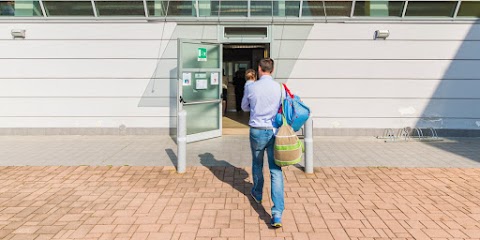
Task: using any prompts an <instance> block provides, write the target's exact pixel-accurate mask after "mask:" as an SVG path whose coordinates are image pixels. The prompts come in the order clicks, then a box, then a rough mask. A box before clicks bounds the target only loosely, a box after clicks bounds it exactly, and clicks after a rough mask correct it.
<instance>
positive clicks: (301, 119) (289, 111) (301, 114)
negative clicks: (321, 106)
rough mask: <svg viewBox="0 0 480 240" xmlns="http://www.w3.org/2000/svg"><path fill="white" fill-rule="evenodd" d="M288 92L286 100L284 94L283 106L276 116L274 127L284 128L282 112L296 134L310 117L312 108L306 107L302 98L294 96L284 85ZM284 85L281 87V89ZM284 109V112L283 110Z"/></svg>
mask: <svg viewBox="0 0 480 240" xmlns="http://www.w3.org/2000/svg"><path fill="white" fill-rule="evenodd" d="M283 87H284V88H285V92H286V94H285V95H286V98H283V94H282V106H283V107H282V106H280V109H279V110H278V113H277V115H276V116H275V121H274V123H275V124H274V125H275V127H276V128H278V127H280V126H282V124H283V120H282V112H283V111H285V118H286V119H287V123H288V125H290V126H291V127H292V128H293V130H294V131H295V132H296V131H298V130H300V129H301V128H302V126H303V124H305V122H306V121H307V119H308V118H309V117H310V108H309V107H307V105H305V103H303V102H302V100H300V97H299V96H297V95H293V94H292V93H291V92H290V89H288V87H287V85H285V84H283ZM281 88H282V85H280V89H281ZM282 109H284V110H282Z"/></svg>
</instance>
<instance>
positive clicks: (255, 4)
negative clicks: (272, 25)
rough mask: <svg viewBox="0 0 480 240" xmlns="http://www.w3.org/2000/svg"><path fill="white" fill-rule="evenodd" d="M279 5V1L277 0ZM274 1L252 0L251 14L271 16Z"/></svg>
mask: <svg viewBox="0 0 480 240" xmlns="http://www.w3.org/2000/svg"><path fill="white" fill-rule="evenodd" d="M276 5H277V6H278V2H276ZM273 11H274V9H273V2H272V1H251V2H250V15H251V16H265V17H271V16H272V15H273ZM277 11H278V7H277Z"/></svg>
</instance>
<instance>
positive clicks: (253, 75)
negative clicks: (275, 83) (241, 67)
mask: <svg viewBox="0 0 480 240" xmlns="http://www.w3.org/2000/svg"><path fill="white" fill-rule="evenodd" d="M245 78H246V79H247V80H257V73H256V72H255V70H253V69H247V71H246V72H245Z"/></svg>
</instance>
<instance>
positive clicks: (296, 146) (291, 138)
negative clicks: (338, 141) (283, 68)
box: [274, 86, 303, 167]
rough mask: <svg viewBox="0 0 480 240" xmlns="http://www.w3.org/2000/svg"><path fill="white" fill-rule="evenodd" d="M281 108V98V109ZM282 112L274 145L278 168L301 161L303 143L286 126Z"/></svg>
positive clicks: (289, 127)
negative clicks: (280, 123) (281, 121)
mask: <svg viewBox="0 0 480 240" xmlns="http://www.w3.org/2000/svg"><path fill="white" fill-rule="evenodd" d="M280 87H281V86H280ZM282 96H283V95H282ZM283 107H284V106H283V97H282V108H283ZM284 112H285V111H282V118H283V123H282V126H280V128H279V129H278V132H277V135H276V136H275V144H274V157H275V164H277V165H278V166H280V167H284V166H289V165H294V164H297V163H299V162H300V161H301V160H302V152H303V143H302V141H300V139H299V138H298V136H297V134H296V133H295V131H293V128H292V127H291V126H290V125H288V123H287V120H286V119H285V114H284Z"/></svg>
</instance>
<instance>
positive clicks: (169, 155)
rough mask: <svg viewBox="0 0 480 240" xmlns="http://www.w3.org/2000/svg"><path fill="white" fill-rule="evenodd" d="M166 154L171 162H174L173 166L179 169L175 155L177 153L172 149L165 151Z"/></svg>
mask: <svg viewBox="0 0 480 240" xmlns="http://www.w3.org/2000/svg"><path fill="white" fill-rule="evenodd" d="M165 152H166V153H167V155H168V158H170V161H172V163H173V166H175V168H177V166H178V158H177V155H176V154H175V152H174V151H173V150H172V149H171V148H167V149H165Z"/></svg>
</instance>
